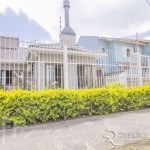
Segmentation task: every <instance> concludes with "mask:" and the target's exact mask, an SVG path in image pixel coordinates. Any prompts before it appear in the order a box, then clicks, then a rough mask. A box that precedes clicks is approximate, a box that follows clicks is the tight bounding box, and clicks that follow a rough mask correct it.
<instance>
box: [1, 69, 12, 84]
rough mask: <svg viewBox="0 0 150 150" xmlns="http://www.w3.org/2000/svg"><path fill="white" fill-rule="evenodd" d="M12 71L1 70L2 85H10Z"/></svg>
mask: <svg viewBox="0 0 150 150" xmlns="http://www.w3.org/2000/svg"><path fill="white" fill-rule="evenodd" d="M12 74H13V73H12V71H11V70H2V71H1V83H2V85H11V84H12Z"/></svg>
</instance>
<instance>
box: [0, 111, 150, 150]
mask: <svg viewBox="0 0 150 150" xmlns="http://www.w3.org/2000/svg"><path fill="white" fill-rule="evenodd" d="M148 136H150V109H145V110H140V111H135V112H124V113H116V114H111V115H106V116H96V117H87V118H81V119H75V120H68V121H61V122H56V123H47V124H43V125H36V126H31V127H21V128H15V129H11V130H1V131H0V150H109V149H111V148H113V147H114V146H117V145H123V144H125V143H130V142H133V141H137V140H139V139H143V138H147V137H148Z"/></svg>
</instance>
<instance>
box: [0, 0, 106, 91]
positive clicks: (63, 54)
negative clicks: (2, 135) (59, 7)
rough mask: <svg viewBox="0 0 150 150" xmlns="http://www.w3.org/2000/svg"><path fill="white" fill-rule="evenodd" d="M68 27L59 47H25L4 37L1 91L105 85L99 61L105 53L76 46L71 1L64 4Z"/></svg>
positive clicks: (0, 41) (0, 51) (0, 44)
mask: <svg viewBox="0 0 150 150" xmlns="http://www.w3.org/2000/svg"><path fill="white" fill-rule="evenodd" d="M63 7H64V12H65V27H64V29H63V30H62V31H61V33H60V41H59V42H58V44H55V43H50V44H46V43H25V42H22V43H21V42H20V41H19V39H18V38H13V37H2V36H1V37H0V48H1V49H0V88H2V89H8V90H11V89H18V88H23V89H36V90H42V89H46V88H66V89H68V88H70V89H81V88H96V87H101V86H103V85H104V82H103V81H104V79H103V76H104V75H103V70H102V68H101V67H100V66H98V65H97V60H100V59H103V58H104V57H106V54H105V53H104V52H103V51H98V50H93V49H92V50H91V49H87V48H84V47H79V46H76V33H75V32H74V30H73V29H72V28H71V26H70V23H69V9H70V2H69V0H64V2H63Z"/></svg>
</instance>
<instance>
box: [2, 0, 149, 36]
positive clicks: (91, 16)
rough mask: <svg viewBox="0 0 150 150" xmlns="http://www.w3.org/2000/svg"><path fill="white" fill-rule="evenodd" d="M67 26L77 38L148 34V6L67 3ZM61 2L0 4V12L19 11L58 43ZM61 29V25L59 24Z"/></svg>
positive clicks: (84, 0)
mask: <svg viewBox="0 0 150 150" xmlns="http://www.w3.org/2000/svg"><path fill="white" fill-rule="evenodd" d="M70 2H71V9H70V24H71V26H72V28H73V29H74V30H75V32H76V34H77V37H79V36H81V35H97V36H110V37H113V36H115V37H124V36H127V35H133V34H135V33H136V32H138V33H141V32H145V31H149V30H150V6H148V4H147V3H146V1H145V0H70ZM62 3H63V0H0V12H1V13H5V10H6V8H8V7H9V8H11V9H13V10H14V11H15V12H16V13H19V12H20V10H21V11H22V12H23V13H25V14H26V15H27V16H28V17H29V18H30V19H33V20H34V21H36V22H37V23H38V24H39V25H41V26H42V27H43V28H44V29H45V30H47V31H48V32H49V34H50V35H51V37H52V38H53V39H58V35H59V17H60V16H62V20H64V11H63V4H62ZM62 26H64V24H62Z"/></svg>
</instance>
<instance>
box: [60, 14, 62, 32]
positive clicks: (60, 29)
mask: <svg viewBox="0 0 150 150" xmlns="http://www.w3.org/2000/svg"><path fill="white" fill-rule="evenodd" d="M61 23H62V21H61V16H60V33H61Z"/></svg>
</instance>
